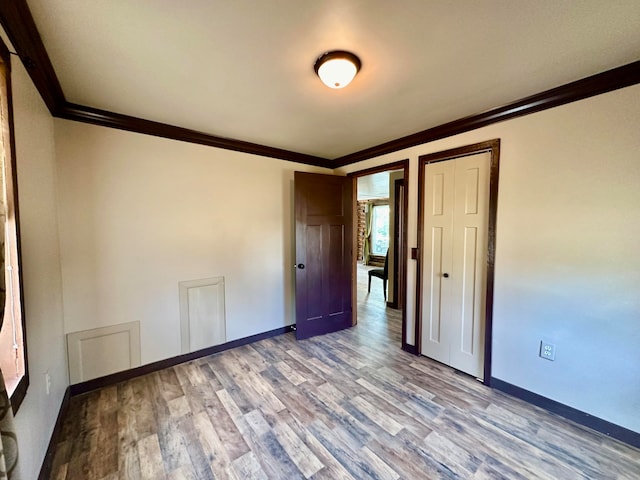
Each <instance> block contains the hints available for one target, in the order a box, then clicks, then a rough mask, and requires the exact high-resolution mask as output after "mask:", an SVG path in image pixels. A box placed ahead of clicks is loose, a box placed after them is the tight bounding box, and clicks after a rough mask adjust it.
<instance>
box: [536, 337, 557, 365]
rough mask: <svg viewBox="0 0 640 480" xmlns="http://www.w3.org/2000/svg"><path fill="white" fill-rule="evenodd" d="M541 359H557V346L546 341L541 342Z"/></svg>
mask: <svg viewBox="0 0 640 480" xmlns="http://www.w3.org/2000/svg"><path fill="white" fill-rule="evenodd" d="M540 357H542V358H546V359H547V360H551V361H553V360H555V359H556V346H555V345H554V344H553V343H547V342H545V341H544V340H541V341H540Z"/></svg>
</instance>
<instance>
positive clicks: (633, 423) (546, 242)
mask: <svg viewBox="0 0 640 480" xmlns="http://www.w3.org/2000/svg"><path fill="white" fill-rule="evenodd" d="M638 98H640V85H636V86H633V87H629V88H625V89H622V90H618V91H615V92H611V93H607V94H604V95H600V96H597V97H593V98H590V99H587V100H584V101H581V102H576V103H572V104H569V105H565V106H562V107H558V108H555V109H551V110H546V111H544V112H540V113H537V114H533V115H528V116H526V117H522V118H518V119H515V120H511V121H507V122H503V123H499V124H495V125H491V126H489V127H486V128H482V129H479V130H475V131H472V132H469V133H465V134H462V135H457V136H455V137H451V138H447V139H444V140H441V141H437V142H433V143H429V144H425V145H420V146H417V147H413V148H410V149H406V150H403V151H399V152H395V153H393V154H389V155H384V156H381V157H378V158H375V159H372V160H368V161H365V162H360V163H358V164H355V165H350V166H348V167H346V168H342V169H340V172H342V173H348V172H353V171H357V170H361V169H364V168H369V167H372V166H377V165H382V164H385V163H390V162H393V161H397V160H400V159H403V158H407V157H409V158H410V162H411V164H410V170H411V171H410V175H409V179H410V185H409V189H410V191H409V224H408V235H409V237H408V241H409V248H411V247H416V246H417V208H418V199H417V191H418V188H417V187H418V157H419V156H420V155H423V154H427V153H432V152H437V151H441V150H446V149H449V148H454V147H459V146H463V145H468V144H472V143H476V142H481V141H485V140H490V139H493V138H500V139H501V140H502V147H501V164H500V187H499V197H498V223H497V250H496V265H495V269H496V277H495V297H494V316H493V321H494V336H493V376H494V377H497V378H499V379H501V380H504V381H506V382H509V383H512V384H515V385H518V386H520V387H522V388H525V389H527V390H530V391H533V392H535V393H538V394H540V395H544V396H546V397H549V398H552V399H554V400H556V401H559V402H561V403H564V404H567V405H570V406H572V407H574V408H577V409H579V410H582V411H585V412H588V413H591V414H593V415H596V416H598V417H601V418H604V419H606V420H608V421H611V422H613V423H616V424H618V425H622V426H624V427H626V428H629V429H631V430H634V431H636V432H640V416H638V414H637V412H638V409H639V408H640V369H638V368H637V366H638V365H640V348H638V345H640V328H639V324H638V312H640V294H639V292H640V256H639V255H637V254H636V252H637V250H638V241H639V240H638V239H639V238H640V187H639V185H640V161H639V158H640V157H639V156H640V135H638V126H639V125H640V103H639V102H638ZM407 262H408V263H407V264H408V276H409V278H408V282H407V288H408V290H407V292H408V294H407V296H408V299H407V300H408V308H407V320H408V323H409V330H410V332H409V335H408V338H407V340H408V341H409V342H410V343H412V344H413V332H414V327H415V326H414V323H415V322H414V319H415V285H416V262H415V261H413V260H407ZM541 339H544V340H547V341H550V342H552V343H555V344H556V346H557V353H556V361H555V362H550V361H547V360H543V359H541V358H539V357H538V348H539V342H540V340H541Z"/></svg>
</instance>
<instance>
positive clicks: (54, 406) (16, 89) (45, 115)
mask: <svg viewBox="0 0 640 480" xmlns="http://www.w3.org/2000/svg"><path fill="white" fill-rule="evenodd" d="M11 60H12V62H11V65H12V78H11V80H12V85H13V109H14V124H15V136H16V159H17V175H18V194H19V208H20V228H21V240H22V241H21V245H22V279H23V284H24V302H25V319H26V330H27V348H28V353H29V376H30V381H31V383H30V385H29V389H28V390H27V395H26V397H25V399H24V402H23V403H22V406H21V407H20V410H18V413H17V415H16V427H17V431H18V442H19V448H20V454H19V469H20V471H21V473H22V475H21V478H23V479H25V480H27V479H33V478H37V476H38V472H39V471H40V466H41V464H42V460H43V458H44V453H45V451H46V449H47V445H48V444H49V439H50V438H51V432H52V431H53V426H54V423H55V421H56V417H57V415H58V411H59V410H60V405H61V402H62V397H63V395H64V391H65V389H66V388H67V385H68V384H69V381H68V374H67V363H66V352H65V347H64V345H65V344H64V332H63V310H62V283H61V275H60V251H59V244H58V222H57V212H56V188H55V177H56V165H55V149H54V132H53V119H52V118H51V116H50V115H49V111H48V110H47V108H46V107H45V105H44V103H43V102H42V100H41V98H40V96H39V94H38V92H37V91H36V89H35V88H34V86H33V84H32V83H31V80H30V79H29V77H28V75H27V73H26V72H25V70H24V68H23V67H22V64H21V63H20V62H19V61H16V57H15V56H12V57H11ZM47 371H48V372H49V374H50V376H51V393H50V394H49V395H47V394H46V391H45V379H44V373H45V372H47Z"/></svg>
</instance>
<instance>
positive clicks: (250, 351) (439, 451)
mask: <svg viewBox="0 0 640 480" xmlns="http://www.w3.org/2000/svg"><path fill="white" fill-rule="evenodd" d="M364 275H365V276H366V272H365V273H364ZM365 278H366V277H365ZM360 288H361V289H362V286H361V287H360ZM358 309H359V312H360V313H359V325H358V326H357V327H355V328H352V329H349V330H346V331H342V332H339V333H335V334H330V335H326V336H323V337H316V338H313V339H310V340H305V341H301V342H298V341H296V340H295V337H294V336H293V334H286V335H282V336H279V337H275V338H271V339H268V340H263V341H261V342H258V343H255V344H252V345H248V346H244V347H240V348H237V349H234V350H229V351H226V352H223V353H220V354H217V355H213V356H210V357H206V358H202V359H199V360H196V361H193V362H190V363H187V364H183V365H178V366H176V367H173V368H169V369H166V370H163V371H160V372H157V373H154V374H151V375H147V376H144V377H140V378H136V379H134V380H130V381H127V382H123V383H120V384H118V385H115V386H112V387H108V388H105V389H102V390H100V391H95V392H91V393H88V394H86V395H83V396H78V397H74V398H73V399H72V401H71V408H70V413H69V416H68V418H67V419H66V421H65V424H64V428H63V435H62V440H61V442H60V443H59V444H58V447H57V451H56V455H55V460H54V469H53V476H52V478H54V479H60V480H62V479H70V480H79V479H82V480H85V479H88V480H90V479H103V480H116V479H139V478H144V479H154V480H155V479H172V480H173V479H176V480H177V479H214V478H215V479H218V478H219V479H240V480H244V479H298V478H310V479H317V480H320V479H331V480H335V479H368V478H376V479H383V480H387V479H389V480H392V479H398V478H405V479H438V478H461V479H534V478H544V479H608V478H623V479H638V478H640V451H639V450H638V449H634V448H632V447H630V446H627V445H625V444H623V443H620V442H617V441H615V440H612V439H610V438H608V437H606V436H604V435H601V434H598V433H596V432H593V431H591V430H588V429H586V428H583V427H581V426H578V425H576V424H573V423H571V422H569V421H566V420H564V419H561V418H559V417H556V416H554V415H551V414H549V413H547V412H545V411H543V410H540V409H538V408H536V407H533V406H531V405H528V404H526V403H524V402H521V401H519V400H517V399H513V398H511V397H509V396H507V395H504V394H502V393H500V392H497V391H492V390H491V389H489V388H486V387H484V386H483V385H481V384H480V383H478V382H477V381H476V380H474V379H472V378H470V377H468V376H466V375H463V374H459V373H456V372H454V371H453V370H451V369H449V368H447V367H445V366H442V365H440V364H438V363H436V362H433V361H430V360H428V359H426V358H418V357H415V356H413V355H410V354H408V353H406V352H403V351H401V350H400V347H399V346H400V315H399V313H398V312H396V311H391V310H390V309H387V308H385V307H384V304H383V303H382V287H381V285H380V281H379V280H378V279H374V284H373V285H372V292H371V294H370V295H366V283H365V284H364V295H361V296H360V301H359V305H358Z"/></svg>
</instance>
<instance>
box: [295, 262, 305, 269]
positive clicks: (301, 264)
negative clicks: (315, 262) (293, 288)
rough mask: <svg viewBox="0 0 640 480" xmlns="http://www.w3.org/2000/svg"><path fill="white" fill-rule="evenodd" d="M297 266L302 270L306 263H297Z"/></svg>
mask: <svg viewBox="0 0 640 480" xmlns="http://www.w3.org/2000/svg"><path fill="white" fill-rule="evenodd" d="M296 267H297V268H299V269H300V270H304V263H299V264H298V265H296Z"/></svg>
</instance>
